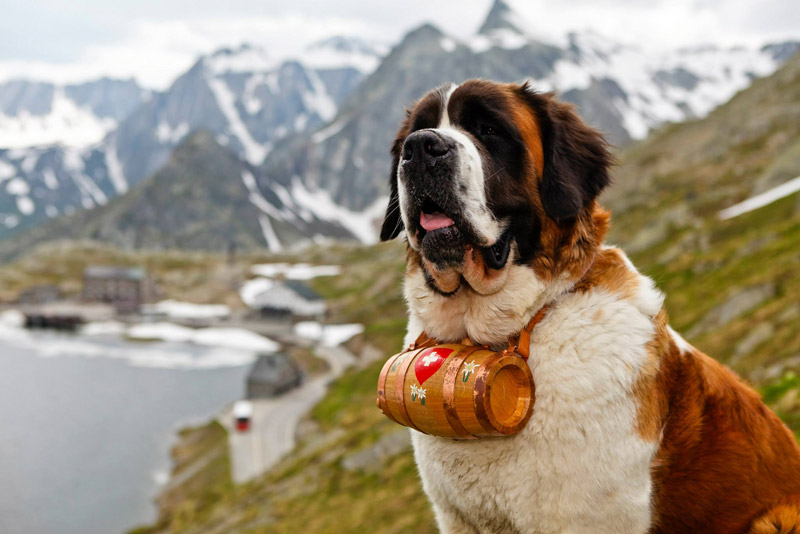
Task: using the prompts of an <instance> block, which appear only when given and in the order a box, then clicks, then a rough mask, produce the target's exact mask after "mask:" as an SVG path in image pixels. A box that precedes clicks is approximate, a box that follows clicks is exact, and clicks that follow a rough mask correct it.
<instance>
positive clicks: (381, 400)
mask: <svg viewBox="0 0 800 534" xmlns="http://www.w3.org/2000/svg"><path fill="white" fill-rule="evenodd" d="M407 353H408V351H404V352H400V353H398V354H395V355H394V356H392V357H391V358H389V359H388V360H387V361H386V363H385V364H383V369H381V374H380V375H379V376H378V408H380V409H381V411H382V412H383V414H384V415H385V416H386V417H388V418H389V419H391V420H392V421H394V422H395V423H400V421H398V420H397V419H396V418H395V417H394V416H393V415H392V413H391V411H390V410H389V402H388V401H387V400H386V378H387V377H388V375H389V372H390V371H389V370H390V369H391V368H392V365H393V364H394V362H396V361H397V359H398V358H399V357H401V356H403V355H404V354H407Z"/></svg>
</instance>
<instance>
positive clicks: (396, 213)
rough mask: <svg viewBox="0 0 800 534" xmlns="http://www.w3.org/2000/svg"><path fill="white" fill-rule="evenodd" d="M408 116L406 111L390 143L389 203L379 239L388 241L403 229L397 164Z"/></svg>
mask: <svg viewBox="0 0 800 534" xmlns="http://www.w3.org/2000/svg"><path fill="white" fill-rule="evenodd" d="M408 117H409V113H408V111H406V120H405V121H404V122H403V125H402V126H401V127H400V131H399V132H398V133H397V138H396V139H395V140H394V143H392V170H391V172H390V173H389V191H390V193H389V205H388V206H387V207H386V215H385V216H384V218H383V225H382V226H381V241H389V240H390V239H394V238H395V237H397V236H398V235H400V232H402V231H403V229H404V228H405V226H404V225H403V219H402V218H401V217H400V197H399V196H398V194H397V166H398V165H399V164H400V153H401V152H402V151H403V142H405V139H406V133H407V132H408V120H409V119H408Z"/></svg>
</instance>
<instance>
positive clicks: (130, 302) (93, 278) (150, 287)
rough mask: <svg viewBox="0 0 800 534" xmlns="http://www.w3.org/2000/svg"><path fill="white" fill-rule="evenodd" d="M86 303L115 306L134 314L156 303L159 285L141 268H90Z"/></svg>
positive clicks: (86, 278)
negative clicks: (156, 289)
mask: <svg viewBox="0 0 800 534" xmlns="http://www.w3.org/2000/svg"><path fill="white" fill-rule="evenodd" d="M83 300H84V301H86V302H102V303H106V304H111V305H113V306H114V307H115V308H116V309H117V310H118V311H120V312H123V313H132V312H136V311H138V310H139V307H140V306H141V305H142V304H145V303H148V302H153V301H154V300H155V284H154V282H153V280H152V278H150V277H149V276H148V275H147V271H145V270H144V269H142V268H139V267H101V266H91V267H87V268H86V270H85V271H84V273H83Z"/></svg>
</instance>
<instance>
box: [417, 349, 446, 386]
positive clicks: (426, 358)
mask: <svg viewBox="0 0 800 534" xmlns="http://www.w3.org/2000/svg"><path fill="white" fill-rule="evenodd" d="M452 353H453V349H438V348H432V349H425V350H424V351H422V353H421V354H420V355H419V357H418V358H417V361H416V362H415V363H414V374H416V375H417V380H418V381H419V383H420V385H422V383H423V382H425V381H426V380H427V379H429V378H430V377H432V376H433V375H434V374H436V371H438V370H439V368H440V367H441V366H442V364H443V363H444V360H445V359H446V358H447V357H448V356H450V354H452Z"/></svg>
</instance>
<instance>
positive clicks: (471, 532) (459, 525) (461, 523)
mask: <svg viewBox="0 0 800 534" xmlns="http://www.w3.org/2000/svg"><path fill="white" fill-rule="evenodd" d="M433 512H434V513H435V514H436V524H437V525H438V527H439V532H440V533H441V534H479V532H478V530H477V529H475V528H474V527H472V526H470V525H469V523H467V522H466V520H465V519H464V517H463V516H462V515H461V514H460V513H459V511H458V510H457V509H455V508H453V507H451V506H439V505H438V504H434V505H433Z"/></svg>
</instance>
